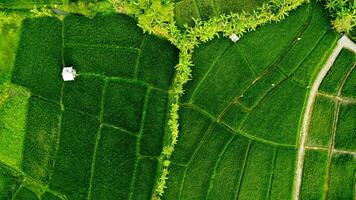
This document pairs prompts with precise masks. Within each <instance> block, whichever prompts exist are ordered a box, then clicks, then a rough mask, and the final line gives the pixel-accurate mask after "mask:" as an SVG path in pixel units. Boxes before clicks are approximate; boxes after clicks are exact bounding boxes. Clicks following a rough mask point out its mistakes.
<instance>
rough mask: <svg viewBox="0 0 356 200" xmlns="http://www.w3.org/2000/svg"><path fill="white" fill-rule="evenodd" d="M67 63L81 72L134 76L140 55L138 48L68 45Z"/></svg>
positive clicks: (66, 52)
mask: <svg viewBox="0 0 356 200" xmlns="http://www.w3.org/2000/svg"><path fill="white" fill-rule="evenodd" d="M64 51H65V54H66V55H65V59H66V61H65V63H66V64H67V65H68V66H71V65H72V66H75V69H76V70H77V71H78V72H79V73H95V74H100V75H104V76H109V77H124V78H133V77H134V71H135V68H134V66H135V64H136V60H137V57H138V51H139V50H137V49H129V48H96V47H85V46H82V47H78V46H77V47H76V46H73V47H67V48H65V50H64Z"/></svg>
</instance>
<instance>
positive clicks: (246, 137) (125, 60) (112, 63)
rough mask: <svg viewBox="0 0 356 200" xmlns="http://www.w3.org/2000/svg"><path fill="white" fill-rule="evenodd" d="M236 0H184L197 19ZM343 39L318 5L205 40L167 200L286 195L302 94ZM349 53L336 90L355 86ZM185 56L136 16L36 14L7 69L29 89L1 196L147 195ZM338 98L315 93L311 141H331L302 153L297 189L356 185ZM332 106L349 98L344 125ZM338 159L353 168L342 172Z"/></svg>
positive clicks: (348, 125)
mask: <svg viewBox="0 0 356 200" xmlns="http://www.w3.org/2000/svg"><path fill="white" fill-rule="evenodd" d="M183 2H185V1H180V2H179V3H178V4H177V7H176V8H177V9H178V8H179V6H180V5H184V3H183ZM229 2H230V1H229ZM229 2H228V1H217V0H215V1H214V0H210V1H199V0H197V1H194V2H193V1H191V2H190V3H189V1H188V3H189V6H185V10H184V11H186V12H190V11H189V9H187V7H188V8H192V6H191V5H192V4H191V3H193V4H194V3H196V5H197V7H196V9H197V15H198V17H202V18H203V19H207V18H209V17H210V16H216V15H217V13H218V14H219V13H223V12H229V11H230V10H228V9H227V7H228V6H230V5H229ZM231 2H232V1H231ZM231 2H230V3H231ZM262 3H263V1H239V2H235V3H234V5H235V6H237V7H235V8H236V9H235V8H234V7H231V8H232V9H233V10H232V11H234V12H236V11H237V12H241V11H242V10H245V11H250V10H251V9H253V8H255V7H258V6H260V5H261V4H262ZM242 4H243V5H244V6H245V8H242V7H240V6H242ZM178 17H179V16H178ZM43 27H44V28H43ZM46 32H48V34H47V33H46ZM298 38H300V39H298ZM337 39H338V35H337V34H336V33H335V32H334V31H332V30H330V25H329V23H328V18H327V16H326V14H325V11H324V10H323V8H322V5H321V3H315V2H312V3H308V4H304V5H303V6H301V7H300V8H299V9H297V10H296V11H294V12H292V13H291V14H290V16H289V17H288V18H287V19H286V20H283V21H282V22H280V23H277V24H269V25H266V26H263V27H260V28H258V29H257V31H255V32H251V33H247V34H245V35H244V36H243V37H242V38H241V40H240V41H239V42H238V43H236V44H234V43H232V42H231V41H230V40H228V39H222V38H216V39H214V40H212V41H210V42H208V43H205V44H202V45H200V46H199V47H197V48H196V49H195V50H194V53H193V64H194V66H193V67H192V69H193V80H192V81H190V82H189V84H188V85H186V87H185V88H184V89H185V90H186V93H185V95H184V96H183V97H182V101H181V102H180V107H181V108H180V110H179V117H180V118H179V130H180V134H179V137H178V144H177V146H176V148H175V151H174V153H173V155H172V157H170V158H169V159H170V161H171V165H170V167H169V170H170V171H169V176H168V180H167V185H166V186H167V189H166V190H165V193H164V196H163V197H162V198H163V199H168V200H170V199H188V200H189V199H199V200H200V199H211V200H214V199H276V200H278V199H283V200H284V199H291V198H292V192H293V182H294V174H295V168H296V163H295V162H296V156H297V147H298V143H299V138H298V135H299V133H300V127H301V125H300V121H301V118H302V116H303V114H304V104H305V99H306V97H307V96H308V93H309V87H310V85H312V83H313V80H314V78H315V76H316V74H317V73H318V71H319V69H320V68H321V66H322V65H323V64H324V62H325V60H326V59H327V57H328V55H329V53H330V52H331V50H332V49H333V47H334V46H335V43H336V40H337ZM37 54H38V55H37ZM346 54H347V53H344V52H343V53H342V55H341V57H340V58H339V60H338V61H337V63H336V64H335V66H339V65H341V67H344V68H340V69H344V70H341V71H342V73H343V74H345V72H347V73H346V74H347V76H346V75H343V76H340V77H336V78H335V77H334V78H332V81H331V82H333V83H334V82H337V83H338V85H337V86H335V89H336V90H334V91H341V89H343V88H349V89H345V91H349V92H348V93H347V92H346V93H347V94H350V95H348V97H350V96H352V92H350V91H351V90H353V89H352V84H353V83H354V81H350V79H351V78H349V77H352V76H353V75H352V71H350V70H349V67H350V66H344V63H347V62H348V61H347V58H348V56H352V55H351V54H350V55H346ZM181 55H182V54H181ZM183 55H184V54H183ZM345 55H346V56H345ZM177 61H178V52H177V49H176V48H175V47H174V46H172V45H170V44H169V42H167V41H166V40H164V39H162V38H159V37H156V36H152V35H148V34H143V33H142V30H141V29H140V28H139V27H138V26H136V22H135V21H134V20H133V19H131V18H130V17H128V16H124V15H109V16H104V15H98V16H97V17H95V18H94V19H89V18H85V17H83V16H79V15H68V16H66V17H65V18H64V19H63V20H59V19H57V18H51V17H45V18H31V19H27V20H26V21H25V22H24V24H23V31H22V34H21V40H20V46H19V49H18V53H17V57H16V62H15V70H14V74H13V77H12V80H13V82H14V83H16V84H17V85H21V86H23V88H19V91H22V93H20V95H21V96H24V97H28V96H30V98H29V101H28V102H27V101H24V102H22V104H23V107H24V108H26V109H23V110H24V111H23V112H24V113H23V115H25V113H27V120H26V128H25V129H24V130H23V131H24V132H26V134H25V136H24V137H23V138H24V141H23V142H20V143H19V144H17V145H16V144H14V143H15V141H18V140H19V139H18V138H21V136H22V135H20V134H18V135H14V136H12V135H11V136H10V134H8V133H6V132H5V134H6V135H5V136H6V137H7V139H6V140H5V141H2V140H0V145H2V144H4V145H5V146H6V147H9V148H11V147H13V146H14V147H16V148H13V149H12V148H11V150H3V148H0V153H1V154H0V155H1V156H0V160H1V162H4V163H7V164H8V166H7V165H6V166H4V167H1V166H2V165H1V166H0V173H1V177H0V192H2V193H0V194H1V195H4V196H5V197H4V199H6V198H7V199H9V198H13V199H74V200H76V199H113V200H116V199H150V198H151V196H152V193H153V190H154V189H155V185H156V184H157V183H158V182H159V180H158V179H159V177H160V170H161V168H162V165H163V163H162V160H161V159H160V158H161V157H160V155H162V146H163V144H166V143H168V142H169V141H170V140H171V138H170V136H171V135H170V134H169V131H170V130H169V127H168V126H167V119H168V117H169V116H168V113H170V111H169V109H168V106H169V105H171V103H172V90H171V87H172V82H173V76H174V66H175V65H176V64H177ZM71 65H73V66H74V68H75V69H76V70H77V71H78V72H79V76H78V77H77V78H76V80H75V81H73V82H65V83H64V82H62V80H61V77H60V72H61V69H62V67H63V66H71ZM335 66H334V67H335ZM345 70H346V71H345ZM332 73H333V72H330V73H329V74H332ZM337 73H339V72H337ZM340 73H341V72H340ZM329 76H331V75H329ZM178 77H179V76H178ZM340 79H341V80H340ZM326 80H328V79H326ZM334 80H336V81H334ZM338 81H340V82H338ZM47 82H48V83H47ZM350 82H351V83H350ZM350 84H351V86H350ZM343 85H345V87H343ZM18 87H19V86H18ZM24 88H25V89H24ZM25 90H28V91H25ZM342 91H344V90H342ZM10 94H11V93H10ZM333 95H334V96H327V95H326V94H323V93H320V94H318V98H317V101H316V103H315V106H314V112H313V114H312V121H311V128H310V135H309V138H308V141H307V142H308V145H310V146H313V147H322V148H321V149H317V150H308V151H307V153H306V157H305V163H304V174H303V186H302V191H301V195H302V199H320V198H323V197H327V196H328V197H330V198H331V199H340V198H341V199H343V198H349V197H351V198H352V195H353V194H352V192H353V186H354V185H355V181H354V180H355V179H354V174H353V173H354V171H353V170H354V165H355V162H354V159H353V158H352V157H349V156H346V154H344V153H342V154H340V156H339V154H337V153H336V152H332V151H330V152H328V149H327V148H328V147H329V146H330V145H331V146H332V145H334V144H333V142H331V138H333V137H331V136H332V135H336V137H335V146H336V148H337V149H340V150H354V148H355V147H354V145H353V144H354V143H355V142H353V141H354V138H352V137H353V136H352V135H350V132H354V127H355V125H354V123H353V122H354V120H353V119H354V118H355V117H356V116H354V113H356V112H355V109H354V104H348V103H345V102H343V101H342V100H340V101H336V100H335V99H337V97H336V96H335V95H338V94H336V93H333ZM13 96H16V95H13ZM11 100H16V98H11ZM17 101H20V100H17ZM9 102H10V101H9ZM9 102H7V104H6V105H7V107H9V106H11V103H9ZM334 102H336V103H334ZM0 103H1V100H0ZM22 104H21V105H22ZM16 105H17V104H16ZM27 107H28V110H27ZM2 108H3V107H1V105H0V109H2ZM334 108H336V109H339V108H340V112H339V119H338V120H339V122H338V125H337V126H334V124H335V123H334V121H335V120H334V117H333V116H334V113H338V111H337V110H336V111H334ZM4 110H5V111H2V110H0V111H1V113H6V114H8V115H12V112H14V111H12V110H11V109H10V110H8V109H4ZM170 114H171V115H172V112H171V113H170ZM325 116H326V117H325ZM324 120H327V122H325V121H324ZM169 125H171V124H169ZM4 127H5V128H4ZM4 129H5V130H6V129H7V127H6V126H3V125H2V124H0V130H4ZM19 129H20V128H19ZM350 130H351V131H350ZM8 132H10V131H8ZM1 134H2V132H1ZM0 136H1V135H0ZM12 138H15V139H17V140H15V139H14V140H12ZM165 150H167V149H165ZM22 151H23V154H22V153H21V152H22ZM167 151H168V150H167ZM8 152H9V154H8V155H7V153H8ZM328 153H330V154H328ZM14 163H15V164H14ZM164 165H165V166H167V163H164ZM3 168H4V169H3ZM10 168H13V169H12V170H10ZM341 168H345V169H346V170H345V173H346V176H347V178H346V179H341V178H340V177H341V175H340V169H341ZM342 184H345V185H346V187H345V190H346V192H345V193H341V192H340V191H341V190H342V187H340V185H342ZM1 198H2V196H0V199H1Z"/></svg>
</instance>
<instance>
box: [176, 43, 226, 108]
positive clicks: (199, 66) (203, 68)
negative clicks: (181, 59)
mask: <svg viewBox="0 0 356 200" xmlns="http://www.w3.org/2000/svg"><path fill="white" fill-rule="evenodd" d="M230 46H231V43H230V41H229V40H226V39H223V38H215V39H214V40H212V41H210V42H209V43H204V44H201V45H200V46H199V48H197V49H195V51H194V52H193V58H192V59H193V63H194V69H193V70H192V77H194V78H193V79H192V80H191V81H189V82H187V84H186V85H185V86H186V87H185V88H184V89H186V90H188V91H187V92H185V94H184V95H183V96H182V98H181V101H182V102H188V101H189V99H190V98H192V93H191V92H189V90H190V88H196V87H197V85H198V84H199V82H200V80H201V79H202V78H203V77H204V75H205V74H206V73H207V72H208V70H209V68H212V67H214V65H216V63H217V62H218V61H219V60H220V59H221V57H222V56H223V55H224V53H225V51H227V49H228V48H230Z"/></svg>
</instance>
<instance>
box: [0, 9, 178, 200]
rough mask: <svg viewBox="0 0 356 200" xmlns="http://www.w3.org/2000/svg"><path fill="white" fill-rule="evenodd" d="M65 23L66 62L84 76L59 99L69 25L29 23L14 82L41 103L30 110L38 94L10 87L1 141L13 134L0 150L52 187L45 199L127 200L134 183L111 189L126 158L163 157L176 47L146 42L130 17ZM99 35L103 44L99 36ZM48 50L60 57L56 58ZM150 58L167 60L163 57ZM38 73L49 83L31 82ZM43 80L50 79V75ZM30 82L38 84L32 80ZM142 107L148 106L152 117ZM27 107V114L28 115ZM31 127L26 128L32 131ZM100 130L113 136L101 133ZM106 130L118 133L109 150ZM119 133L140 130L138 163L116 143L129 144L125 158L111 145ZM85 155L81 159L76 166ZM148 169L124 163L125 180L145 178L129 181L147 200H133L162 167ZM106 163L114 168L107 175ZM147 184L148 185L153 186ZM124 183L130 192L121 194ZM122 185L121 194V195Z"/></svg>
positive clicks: (1, 157) (155, 39)
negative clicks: (45, 31)
mask: <svg viewBox="0 0 356 200" xmlns="http://www.w3.org/2000/svg"><path fill="white" fill-rule="evenodd" d="M63 23H64V29H63V30H64V37H63V41H64V45H65V46H64V48H63V49H64V52H63V56H64V61H65V64H66V65H74V68H75V69H76V70H77V72H78V73H79V76H78V77H77V78H76V80H75V81H73V82H65V83H64V84H63V92H61V88H62V81H58V82H56V80H57V79H59V80H60V78H61V77H60V72H61V68H62V48H61V46H62V37H61V31H62V26H61V23H60V21H59V20H57V19H55V18H48V17H45V18H33V19H27V20H26V21H25V22H24V24H23V29H22V35H21V36H22V37H21V41H20V42H21V44H20V47H19V51H18V52H17V56H16V63H15V70H14V76H13V77H12V79H13V81H14V82H15V83H16V84H19V85H24V86H25V87H26V88H28V89H29V90H30V92H31V93H32V94H33V96H32V97H31V99H30V103H29V105H27V98H28V97H29V96H30V94H29V93H28V92H27V91H25V90H24V89H22V88H20V87H17V86H16V87H15V86H11V87H8V88H9V89H8V90H6V92H7V93H6V94H8V96H9V99H8V100H6V101H3V102H1V103H2V104H3V103H4V106H1V107H0V113H1V114H2V116H1V120H0V121H1V122H2V123H5V124H1V126H0V130H5V131H4V132H1V133H5V134H6V135H5V134H4V135H1V136H2V137H3V136H4V137H5V140H0V144H1V145H7V146H9V147H13V148H9V149H3V148H1V151H0V153H1V154H0V160H1V161H2V162H5V163H8V164H11V167H14V168H20V167H22V166H23V171H25V172H26V173H28V174H29V175H30V176H31V178H33V179H34V181H38V182H43V183H40V184H44V187H48V189H43V190H44V191H48V192H50V193H48V194H46V196H43V197H42V198H43V199H45V198H50V199H51V198H56V197H55V196H58V197H60V198H62V197H63V196H64V195H65V196H66V197H67V198H69V199H83V198H87V197H88V196H91V197H92V198H96V197H98V196H99V197H100V198H101V196H102V195H103V194H104V193H105V194H106V196H108V198H109V197H110V198H114V199H117V198H116V197H117V196H119V197H118V198H119V199H120V198H121V197H122V196H125V195H126V197H125V198H127V197H128V196H127V195H128V194H130V184H126V183H127V180H125V181H124V182H123V181H122V180H118V182H117V184H118V185H119V186H117V185H116V186H115V185H114V184H112V180H113V178H114V177H115V176H112V173H111V172H114V173H116V172H115V169H114V167H113V166H115V167H116V166H118V165H121V164H122V159H124V160H126V158H128V157H129V158H134V157H135V156H136V155H137V156H142V157H145V156H147V157H152V158H153V157H158V156H159V155H160V154H161V151H162V146H163V142H162V141H163V138H164V137H165V136H164V135H165V134H166V132H165V130H166V118H167V116H166V115H167V108H168V107H167V106H168V95H169V94H170V93H168V91H167V90H168V89H169V88H170V87H171V82H172V79H173V75H174V68H173V66H174V65H176V64H177V62H178V52H177V49H176V48H175V47H174V46H173V45H171V44H169V43H168V42H167V41H165V40H164V39H162V38H159V37H156V36H150V35H145V34H143V33H142V31H141V30H140V29H139V28H137V26H136V25H135V24H136V22H135V21H134V20H133V19H131V18H130V17H127V16H124V15H117V16H116V15H115V16H101V15H98V16H97V17H96V18H94V19H93V20H89V19H87V18H85V17H82V16H74V15H69V16H68V17H66V18H65V19H64V22H63ZM117 24H119V25H117ZM114 25H115V26H114ZM42 27H46V28H48V29H50V30H49V31H48V32H49V34H48V35H44V34H42V33H37V32H38V30H42V29H43V28H42ZM98 28H100V31H101V32H100V31H98ZM58 30H59V34H58ZM94 32H95V34H94V35H95V37H92V36H93V33H94ZM98 32H100V33H98ZM57 34H58V35H57ZM120 34H121V35H120ZM112 35H115V37H112ZM57 36H58V37H57ZM88 37H90V38H91V39H88ZM45 44H46V45H45ZM54 45H56V46H55V47H54ZM29 47H32V48H33V50H32V49H31V50H30V51H31V55H30V54H29V53H28V52H26V51H25V48H27V49H28V48H29ZM49 48H52V49H51V50H48V49H49ZM44 50H46V51H47V50H48V52H49V53H43V51H44ZM57 50H58V51H57ZM52 51H56V52H57V53H59V56H58V60H56V59H57V57H55V59H53V55H52V54H51V52H52ZM37 54H40V55H37ZM152 55H159V56H160V57H159V58H160V59H157V58H158V57H153V56H152ZM28 58H33V59H31V60H28ZM25 59H27V60H26V62H27V63H26V66H23V65H21V62H22V63H23V62H25V61H24V60H25ZM40 59H41V60H40ZM50 59H51V62H52V63H49V64H51V65H52V66H55V67H56V68H57V70H56V71H54V70H53V69H52V68H51V67H48V66H51V65H49V64H48V63H47V64H48V65H47V64H46V62H47V61H48V62H49V60H50ZM53 61H55V62H57V61H58V63H54V62H53ZM38 66H39V67H45V69H44V70H46V71H43V70H42V69H41V70H42V71H41V70H38V69H37V68H35V67H38ZM33 72H36V73H37V74H35V75H36V76H39V75H41V77H39V78H38V79H39V80H37V77H35V78H34V77H31V76H24V75H25V74H33ZM43 73H51V74H50V76H43ZM20 75H21V76H20ZM52 75H55V77H53V76H52ZM30 80H31V81H33V83H32V82H31V84H30V83H28V82H26V81H30ZM34 80H35V81H34ZM21 81H22V82H21ZM41 81H42V82H41ZM55 82H56V83H55ZM54 83H55V85H54ZM39 84H40V85H39ZM51 84H53V85H54V86H53V85H51ZM52 86H53V87H52ZM106 86H107V87H106ZM14 88H16V90H15V89H14ZM57 89H59V90H58V91H57ZM148 91H150V93H148ZM57 92H58V94H57ZM17 96H19V97H18V98H17ZM62 104H63V107H62ZM144 104H147V108H146V109H145V110H144ZM10 106H11V107H10ZM17 106H19V107H18V108H17ZM27 106H29V111H27ZM61 107H62V108H61ZM21 109H23V112H20V111H21ZM13 112H18V113H16V114H18V116H17V115H15V114H13ZM20 114H21V116H20ZM8 115H9V116H8ZM144 115H145V117H143V116H144ZM11 117H19V119H23V122H24V123H23V124H22V123H16V127H13V126H10V125H15V123H14V122H12V121H16V118H11ZM21 117H22V118H21ZM25 117H27V119H25ZM26 120H27V129H25V128H24V127H25V121H26ZM144 120H145V121H144ZM9 122H11V123H9ZM43 122H45V123H43ZM104 124H105V125H104ZM59 125H60V128H58V126H59ZM99 127H105V128H103V130H102V132H100V133H99ZM109 127H110V128H109ZM21 128H22V129H23V130H21ZM107 129H115V130H114V131H110V130H109V131H108V132H110V133H107V134H109V135H110V136H109V137H110V138H106V141H105V144H102V140H103V138H101V140H99V136H98V135H101V134H105V133H104V132H105V131H107ZM116 129H120V130H121V131H118V130H116ZM141 129H142V130H141ZM13 130H14V131H16V133H17V134H16V135H15V134H12V133H13V132H12V131H13ZM25 130H26V131H27V133H26V134H27V136H26V137H27V139H26V141H25V147H24V148H25V149H24V152H25V153H24V158H22V151H23V148H22V143H23V142H22V139H23V136H21V134H24V132H25ZM21 131H22V132H21ZM58 132H60V133H58ZM111 132H112V133H111ZM116 132H121V133H122V134H127V133H128V134H138V133H139V132H142V133H141V135H142V137H141V139H140V140H141V141H140V142H138V140H136V139H135V140H134V141H131V140H130V141H131V142H130V141H128V142H130V143H132V145H131V147H132V148H134V155H132V154H127V155H126V154H125V155H123V154H122V152H124V151H125V150H126V149H127V146H128V145H124V144H123V143H122V142H125V140H121V139H120V138H119V140H115V139H114V141H118V142H119V143H118V144H117V145H119V146H120V145H121V144H122V146H121V147H122V149H121V150H120V149H119V150H118V149H117V146H112V145H115V144H113V143H111V144H110V142H111V141H112V140H111V137H117V136H116ZM124 132H125V133H124ZM126 136H128V135H126ZM126 136H125V137H126ZM128 137H129V138H132V137H133V136H128ZM20 139H21V141H20ZM104 139H105V136H104ZM57 142H59V143H58V145H57ZM96 144H98V145H96ZM105 145H106V146H107V148H108V149H103V148H106V146H105ZM110 145H111V146H110ZM103 146H104V147H103ZM135 146H137V147H138V148H137V149H136V147H135ZM15 147H16V148H15ZM96 147H98V148H96ZM109 150H110V151H113V152H114V153H112V152H111V153H110V154H113V155H114V154H115V153H117V154H116V155H118V156H120V155H121V156H126V157H122V158H118V157H115V158H117V159H118V160H116V161H117V163H116V164H114V165H112V162H111V161H110V160H107V157H106V156H107V153H105V152H107V151H109ZM136 151H137V152H136ZM12 154H13V155H12ZM140 154H141V155H140ZM114 156H115V155H114ZM79 157H80V158H81V159H80V161H78V160H77V159H78V158H79ZM99 159H102V160H104V161H101V160H100V161H98V162H99V164H97V165H96V164H95V163H96V160H99ZM120 159H121V160H120ZM150 161H151V160H140V161H138V162H137V168H136V167H135V165H136V164H135V163H136V162H135V160H132V162H128V163H126V165H125V166H126V167H127V168H124V169H122V170H121V171H119V172H117V173H121V174H122V176H121V175H120V177H123V176H125V175H130V172H129V171H128V170H130V169H131V171H132V173H134V172H135V174H136V173H137V174H136V175H137V180H136V179H135V180H134V179H133V178H132V177H133V174H132V173H131V174H132V175H130V176H131V178H130V180H129V181H130V182H132V183H134V184H133V185H134V186H135V187H136V186H137V188H133V189H136V190H137V189H138V188H140V190H144V191H145V192H142V191H140V193H137V192H132V195H131V196H132V197H135V198H136V197H137V198H141V197H142V198H143V197H144V196H145V197H148V196H150V195H151V192H152V189H153V186H154V181H156V173H157V172H158V168H157V166H156V165H158V162H154V163H151V162H150ZM22 162H23V164H22ZM99 165H103V166H104V165H107V167H105V168H100V166H99ZM134 168H135V170H133V169H134ZM108 169H112V170H108ZM96 170H98V171H100V177H99V175H98V174H96V175H94V173H96ZM146 170H148V171H146ZM107 171H108V173H106V172H107ZM109 172H110V174H109ZM104 173H106V175H105V174H104ZM101 175H103V176H101ZM104 175H105V176H104ZM136 175H135V176H134V177H136ZM115 179H116V178H115ZM148 179H150V181H151V182H150V183H148V182H146V181H148ZM120 181H121V182H120ZM142 181H145V182H144V183H142ZM124 184H126V186H127V187H122V185H124ZM36 187H37V186H33V188H36ZM117 187H121V188H122V189H121V190H117ZM33 188H30V189H31V190H32V189H33ZM7 190H8V189H7ZM109 190H110V191H113V192H110V193H112V194H113V195H111V194H110V193H106V191H109ZM32 191H34V192H35V193H36V195H38V196H41V195H42V193H43V192H41V191H42V190H41V191H40V192H39V191H37V190H32ZM51 191H55V193H52V192H51ZM10 192H11V194H12V193H14V192H13V191H10ZM114 193H115V194H114ZM51 194H54V195H55V196H53V195H52V196H51ZM136 195H139V196H136ZM99 197H98V198H99Z"/></svg>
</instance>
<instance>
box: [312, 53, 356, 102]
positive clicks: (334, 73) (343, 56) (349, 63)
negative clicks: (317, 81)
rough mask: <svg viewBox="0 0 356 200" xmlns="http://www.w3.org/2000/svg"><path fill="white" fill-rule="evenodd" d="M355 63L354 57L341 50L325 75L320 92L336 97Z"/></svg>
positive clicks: (355, 57) (355, 56)
mask: <svg viewBox="0 0 356 200" xmlns="http://www.w3.org/2000/svg"><path fill="white" fill-rule="evenodd" d="M355 62H356V55H355V54H354V53H353V52H351V51H349V50H347V49H343V50H341V52H340V54H339V56H338V57H337V58H336V60H335V62H334V64H333V66H332V67H331V69H330V70H329V72H328V73H327V75H326V77H325V78H324V79H323V82H322V83H321V85H320V89H319V90H320V91H322V92H325V93H329V94H333V95H337V92H338V90H339V89H340V87H341V85H342V84H343V82H344V81H345V78H347V77H346V75H347V73H348V71H349V70H350V69H351V67H353V66H354V64H355Z"/></svg>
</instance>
